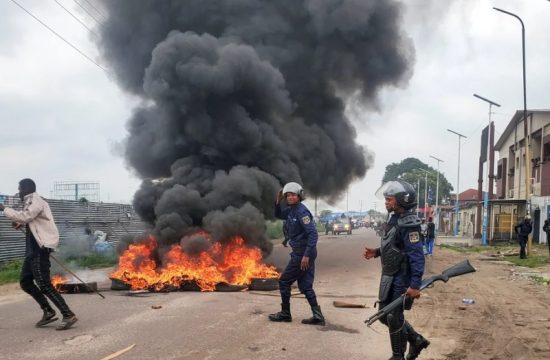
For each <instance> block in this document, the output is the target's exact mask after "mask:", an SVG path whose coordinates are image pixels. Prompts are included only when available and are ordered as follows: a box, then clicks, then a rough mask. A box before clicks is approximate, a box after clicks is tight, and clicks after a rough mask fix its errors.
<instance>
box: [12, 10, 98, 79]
mask: <svg viewBox="0 0 550 360" xmlns="http://www.w3.org/2000/svg"><path fill="white" fill-rule="evenodd" d="M11 2H13V3H14V4H15V5H17V6H18V7H19V8H21V10H23V11H24V12H26V13H27V14H28V15H29V16H31V17H32V18H33V19H35V20H36V21H38V22H39V23H40V24H42V26H44V27H45V28H46V29H48V30H50V31H51V32H52V33H53V34H54V35H55V36H57V37H58V38H60V39H61V40H63V41H64V42H65V43H66V44H67V45H69V46H70V47H72V48H73V49H74V50H76V51H78V53H79V54H80V55H82V56H84V57H85V58H86V59H87V60H88V61H90V62H91V63H92V64H94V65H95V66H97V67H98V68H100V69H101V70H103V71H105V72H106V73H108V71H107V69H105V68H103V67H102V66H101V65H99V64H98V63H96V62H95V61H94V60H93V59H92V58H91V57H89V56H88V55H86V54H85V53H84V52H83V51H81V50H80V49H79V48H77V47H76V46H74V45H73V44H71V43H70V42H69V41H68V40H66V39H65V38H64V37H63V36H61V35H59V34H58V33H57V32H55V30H54V29H52V28H51V27H49V26H48V25H46V24H45V23H44V22H43V21H42V20H40V19H39V18H37V17H36V16H34V15H33V14H32V13H31V12H30V11H29V10H27V9H25V8H24V7H23V6H22V5H21V4H19V3H18V2H17V1H16V0H11Z"/></svg>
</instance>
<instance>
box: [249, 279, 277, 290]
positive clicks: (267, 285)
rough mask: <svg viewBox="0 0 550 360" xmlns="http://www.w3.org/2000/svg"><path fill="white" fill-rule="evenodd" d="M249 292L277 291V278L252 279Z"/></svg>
mask: <svg viewBox="0 0 550 360" xmlns="http://www.w3.org/2000/svg"><path fill="white" fill-rule="evenodd" d="M248 289H249V290H256V291H274V290H278V289H279V279H277V278H252V280H251V282H250V285H248Z"/></svg>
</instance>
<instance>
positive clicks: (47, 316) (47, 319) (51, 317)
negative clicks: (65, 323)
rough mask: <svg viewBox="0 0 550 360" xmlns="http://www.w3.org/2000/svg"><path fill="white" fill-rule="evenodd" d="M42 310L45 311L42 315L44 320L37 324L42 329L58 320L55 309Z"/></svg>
mask: <svg viewBox="0 0 550 360" xmlns="http://www.w3.org/2000/svg"><path fill="white" fill-rule="evenodd" d="M42 310H43V311H44V314H43V315H42V319H40V320H39V321H38V322H37V323H36V327H41V326H44V325H46V324H49V323H51V322H54V321H56V320H57V317H56V316H55V310H54V309H52V308H49V309H42Z"/></svg>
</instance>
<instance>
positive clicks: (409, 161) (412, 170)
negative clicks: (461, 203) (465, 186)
mask: <svg viewBox="0 0 550 360" xmlns="http://www.w3.org/2000/svg"><path fill="white" fill-rule="evenodd" d="M422 170H426V171H428V172H429V173H428V195H429V194H430V193H431V194H432V201H429V200H428V204H430V205H433V204H435V196H436V194H435V192H436V185H437V170H435V169H434V168H432V167H431V166H429V165H427V164H425V163H423V162H422V161H420V160H418V159H416V158H412V157H411V158H406V159H404V160H402V161H401V162H400V163H391V164H390V165H388V166H386V172H385V173H384V177H383V178H382V181H383V182H388V181H393V180H404V181H406V182H408V183H410V184H411V185H413V186H414V188H415V189H416V192H417V197H418V206H419V207H424V193H425V190H424V189H425V179H426V172H424V171H422ZM419 183H420V189H417V187H418V184H419ZM429 190H431V192H430V191H429ZM452 190H453V187H452V185H451V184H450V183H449V181H447V178H445V175H443V174H442V173H439V204H441V199H443V198H449V197H450V193H451V191H452Z"/></svg>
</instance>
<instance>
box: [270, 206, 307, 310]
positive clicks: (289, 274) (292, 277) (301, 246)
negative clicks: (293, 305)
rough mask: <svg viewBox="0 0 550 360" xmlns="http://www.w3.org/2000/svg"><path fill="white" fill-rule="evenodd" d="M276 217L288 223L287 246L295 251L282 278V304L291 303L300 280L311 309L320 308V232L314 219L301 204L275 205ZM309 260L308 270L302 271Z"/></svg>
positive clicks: (301, 290) (280, 286) (300, 287)
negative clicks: (316, 281)
mask: <svg viewBox="0 0 550 360" xmlns="http://www.w3.org/2000/svg"><path fill="white" fill-rule="evenodd" d="M275 217H277V218H279V219H282V220H284V221H285V227H286V232H287V236H288V244H289V245H290V247H291V248H292V252H291V253H290V261H289V262H288V265H287V266H286V268H285V270H284V271H283V273H282V275H281V277H280V279H279V288H280V291H281V299H282V302H283V303H289V302H290V286H291V285H292V284H293V283H294V282H295V281H298V288H299V289H300V292H302V293H303V294H304V295H305V296H306V299H307V300H308V302H309V304H310V305H311V306H317V298H316V296H315V291H313V280H314V278H315V258H316V257H317V229H316V228H315V223H314V221H313V216H312V215H311V213H310V212H309V210H308V209H307V208H306V207H305V205H303V204H302V203H298V204H296V205H292V206H287V207H285V208H282V206H281V205H280V204H276V205H275ZM304 256H307V257H309V268H308V269H307V270H306V271H303V270H301V269H300V264H301V261H302V257H304Z"/></svg>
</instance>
